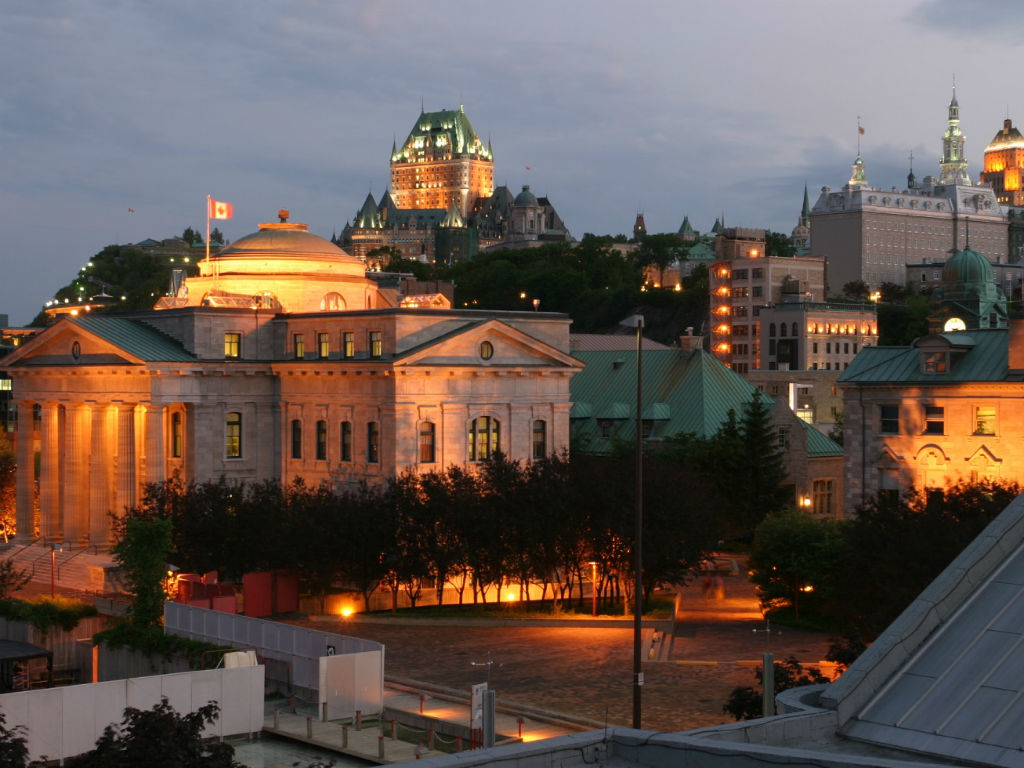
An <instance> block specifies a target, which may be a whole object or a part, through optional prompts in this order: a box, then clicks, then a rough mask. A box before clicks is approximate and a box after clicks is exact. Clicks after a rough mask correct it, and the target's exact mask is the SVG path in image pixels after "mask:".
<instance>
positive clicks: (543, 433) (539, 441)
mask: <svg viewBox="0 0 1024 768" xmlns="http://www.w3.org/2000/svg"><path fill="white" fill-rule="evenodd" d="M547 455H548V425H547V422H546V421H543V420H541V419H537V421H535V422H533V458H534V459H543V458H546V457H547Z"/></svg>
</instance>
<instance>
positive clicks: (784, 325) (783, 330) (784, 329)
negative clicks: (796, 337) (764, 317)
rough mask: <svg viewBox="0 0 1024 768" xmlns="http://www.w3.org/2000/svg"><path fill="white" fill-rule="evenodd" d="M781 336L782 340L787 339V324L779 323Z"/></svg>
mask: <svg viewBox="0 0 1024 768" xmlns="http://www.w3.org/2000/svg"><path fill="white" fill-rule="evenodd" d="M779 336H781V337H782V338H786V324H785V323H779Z"/></svg>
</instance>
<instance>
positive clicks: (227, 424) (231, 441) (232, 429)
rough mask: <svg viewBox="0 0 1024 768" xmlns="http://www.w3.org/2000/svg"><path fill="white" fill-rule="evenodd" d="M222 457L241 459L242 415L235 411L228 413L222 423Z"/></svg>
mask: <svg viewBox="0 0 1024 768" xmlns="http://www.w3.org/2000/svg"><path fill="white" fill-rule="evenodd" d="M224 455H225V456H226V457H227V458H229V459H240V458H242V414H240V413H238V412H237V411H232V412H231V413H229V414H228V415H227V418H226V419H225V421H224Z"/></svg>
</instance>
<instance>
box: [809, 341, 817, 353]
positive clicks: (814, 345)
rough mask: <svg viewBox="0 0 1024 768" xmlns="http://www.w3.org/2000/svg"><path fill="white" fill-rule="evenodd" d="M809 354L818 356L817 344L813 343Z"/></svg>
mask: <svg viewBox="0 0 1024 768" xmlns="http://www.w3.org/2000/svg"><path fill="white" fill-rule="evenodd" d="M811 352H813V353H814V354H818V342H816V341H815V342H814V343H812V344H811Z"/></svg>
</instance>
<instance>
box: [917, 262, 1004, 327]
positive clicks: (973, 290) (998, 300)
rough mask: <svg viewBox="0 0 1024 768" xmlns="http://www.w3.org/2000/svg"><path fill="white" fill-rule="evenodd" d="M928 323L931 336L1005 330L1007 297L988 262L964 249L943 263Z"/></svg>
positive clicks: (933, 294) (933, 295)
mask: <svg viewBox="0 0 1024 768" xmlns="http://www.w3.org/2000/svg"><path fill="white" fill-rule="evenodd" d="M928 322H929V327H930V329H931V331H932V333H942V332H948V331H966V330H977V329H979V328H1005V327H1006V296H1005V295H1004V294H1003V292H1002V290H1001V289H1000V288H999V286H998V285H997V284H996V279H995V271H994V270H993V268H992V264H991V263H990V262H989V260H988V259H986V258H985V257H984V256H982V255H981V254H980V253H978V252H977V251H973V250H971V249H970V248H965V249H964V250H962V251H958V252H957V253H955V254H954V255H953V256H952V258H950V259H949V261H947V262H946V264H945V265H944V266H943V268H942V284H941V285H940V286H939V287H938V288H936V289H935V291H934V292H933V293H932V312H931V314H930V315H929V317H928Z"/></svg>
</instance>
